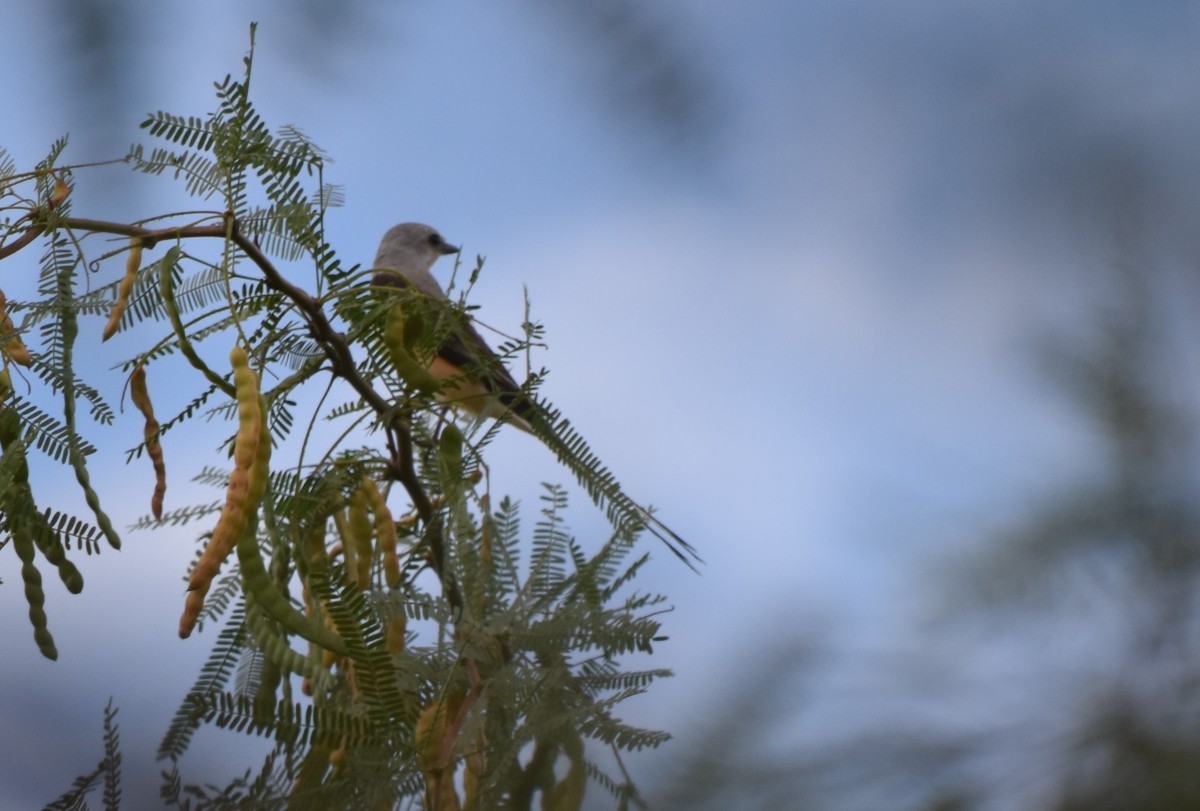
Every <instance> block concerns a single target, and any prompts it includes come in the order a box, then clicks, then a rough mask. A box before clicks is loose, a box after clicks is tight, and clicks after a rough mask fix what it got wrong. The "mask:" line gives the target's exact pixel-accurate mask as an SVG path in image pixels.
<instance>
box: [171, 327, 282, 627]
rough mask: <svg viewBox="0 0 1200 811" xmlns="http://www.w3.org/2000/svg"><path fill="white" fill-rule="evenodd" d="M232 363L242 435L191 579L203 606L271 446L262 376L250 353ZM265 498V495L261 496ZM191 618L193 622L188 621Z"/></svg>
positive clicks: (237, 352) (234, 356) (183, 622)
mask: <svg viewBox="0 0 1200 811" xmlns="http://www.w3.org/2000/svg"><path fill="white" fill-rule="evenodd" d="M229 362H230V364H231V365H232V366H233V382H234V388H235V391H236V393H237V403H238V432H237V437H236V438H235V440H234V446H233V473H232V474H231V475H230V477H229V487H228V488H227V489H226V491H225V506H224V508H223V509H222V510H221V515H220V517H218V518H217V525H216V527H215V528H214V529H213V534H212V537H211V538H209V541H208V545H207V546H206V547H205V548H204V553H203V554H202V555H201V556H200V560H199V561H197V563H196V565H195V567H194V568H193V569H192V574H191V577H190V578H189V579H188V591H189V592H192V593H197V592H198V593H199V601H200V603H201V604H203V601H204V595H205V594H207V593H208V589H209V586H211V585H212V581H213V578H214V577H216V575H217V572H218V571H219V570H220V568H221V563H222V562H224V560H225V558H227V557H229V553H230V552H231V551H233V547H234V546H235V545H236V544H237V541H238V538H240V537H241V535H242V531H243V529H244V528H245V526H246V522H247V521H248V520H249V516H250V514H251V513H252V512H253V510H254V509H255V508H257V506H258V505H257V503H255V504H253V505H252V504H250V503H249V498H250V479H251V469H252V468H253V466H254V461H255V458H256V457H257V455H258V446H259V443H260V442H264V441H265V442H266V443H267V444H268V445H269V444H270V442H271V439H270V437H264V436H263V434H264V433H265V432H264V431H263V415H262V408H261V401H260V399H259V394H258V375H256V374H255V373H254V370H253V369H251V368H250V359H249V357H248V356H247V355H246V350H245V349H243V348H242V347H240V346H235V347H234V348H233V351H232V352H230V353H229ZM259 495H260V496H261V493H260V494H259ZM193 604H194V600H193V598H192V596H191V594H189V595H188V601H187V603H186V604H185V610H184V615H183V617H182V618H181V619H180V621H179V636H180V637H184V638H186V637H187V636H189V635H190V634H191V632H192V628H193V627H194V626H195V620H196V616H195V615H198V614H199V609H198V608H196V609H195V615H193V614H192V611H191V610H190V609H191V608H192V607H194V606H193ZM189 618H190V622H189V621H188V620H189Z"/></svg>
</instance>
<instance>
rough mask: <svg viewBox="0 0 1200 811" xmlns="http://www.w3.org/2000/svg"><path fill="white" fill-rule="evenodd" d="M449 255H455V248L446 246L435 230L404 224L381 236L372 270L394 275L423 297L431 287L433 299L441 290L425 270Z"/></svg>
mask: <svg viewBox="0 0 1200 811" xmlns="http://www.w3.org/2000/svg"><path fill="white" fill-rule="evenodd" d="M450 253H458V248H456V247H455V246H453V245H451V244H449V243H448V242H446V240H445V239H443V238H442V235H441V234H439V233H438V232H437V230H436V229H434V228H430V227H429V226H428V225H422V224H421V223H419V222H405V223H401V224H400V225H397V226H394V227H392V228H390V229H389V230H388V232H387V233H386V234H384V235H383V241H382V242H380V243H379V252H378V253H376V254H375V265H374V267H375V269H376V270H379V269H381V268H388V269H390V270H394V271H398V272H399V273H401V274H403V275H404V276H405V277H407V278H408V279H409V280H410V281H411V282H413V283H414V284H416V286H417V287H418V288H420V289H422V290H424V292H426V293H433V292H434V291H433V290H430V289H429V285H430V284H432V285H433V286H434V288H436V293H435V295H438V296H440V295H441V288H440V287H439V286H438V284H437V282H436V281H434V279H433V276H432V275H430V273H429V269H430V268H431V267H433V263H434V262H436V261H437V260H438V259H439V258H440V257H442V256H444V255H446V254H450Z"/></svg>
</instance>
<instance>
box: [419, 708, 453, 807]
mask: <svg viewBox="0 0 1200 811" xmlns="http://www.w3.org/2000/svg"><path fill="white" fill-rule="evenodd" d="M462 702H463V692H462V690H453V691H451V692H449V693H448V694H446V695H440V696H434V697H433V700H432V701H430V702H429V704H428V705H427V706H426V707H425V709H424V710H422V711H421V716H420V717H419V718H418V719H417V725H416V728H415V729H414V730H413V747H414V748H415V749H416V751H417V763H418V764H419V766H420V767H421V771H422V772H424V773H425V807H426V808H432V809H437V811H450V809H458V808H460V807H461V806H460V805H459V799H458V791H457V789H456V788H455V785H454V771H455V767H454V761H453V758H452V757H451V755H452V753H453V749H454V742H453V740H450V739H449V738H450V736H451V735H452V734H453V727H452V721H453V719H455V718H456V717H457V716H458V711H459V708H460V707H461V706H462Z"/></svg>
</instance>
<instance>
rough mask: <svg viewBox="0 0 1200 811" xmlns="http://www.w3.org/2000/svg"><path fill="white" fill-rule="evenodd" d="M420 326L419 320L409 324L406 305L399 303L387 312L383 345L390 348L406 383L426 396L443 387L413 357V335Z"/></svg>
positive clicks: (396, 366) (411, 319)
mask: <svg viewBox="0 0 1200 811" xmlns="http://www.w3.org/2000/svg"><path fill="white" fill-rule="evenodd" d="M419 325H420V321H419V320H418V319H416V318H415V317H414V318H410V319H409V321H408V323H407V330H406V328H405V327H406V322H405V316H404V305H403V304H402V303H400V302H399V301H397V302H396V303H395V304H393V305H392V306H391V308H390V309H389V310H388V312H387V320H386V321H385V322H384V327H383V343H384V345H385V346H386V347H387V348H388V354H389V355H390V356H391V359H392V365H393V366H395V368H396V371H397V372H398V373H399V375H400V377H401V378H402V379H403V380H404V382H405V383H407V384H408V385H410V386H412V387H413V388H415V389H417V390H418V391H421V392H424V393H426V394H433V393H434V392H436V391H437V390H438V389H439V388H440V387H441V381H439V380H438V379H437V378H436V377H434V376H433V375H432V374H430V372H429V370H428V369H426V368H425V366H424V364H422V363H419V362H418V361H417V359H416V357H414V356H413V352H412V346H413V344H414V343H415V340H414V338H413V333H414V332H415V331H416V327H418V326H419Z"/></svg>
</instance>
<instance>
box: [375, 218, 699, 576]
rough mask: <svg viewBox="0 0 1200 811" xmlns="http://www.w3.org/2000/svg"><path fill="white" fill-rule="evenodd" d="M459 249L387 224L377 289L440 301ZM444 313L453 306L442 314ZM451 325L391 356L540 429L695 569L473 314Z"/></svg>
mask: <svg viewBox="0 0 1200 811" xmlns="http://www.w3.org/2000/svg"><path fill="white" fill-rule="evenodd" d="M458 250H459V249H458V248H457V247H455V246H454V245H451V244H449V243H448V242H446V240H445V239H443V238H442V235H441V234H439V233H438V232H437V231H436V230H434V229H433V228H430V227H429V226H428V225H422V224H421V223H415V222H406V223H401V224H400V225H397V226H395V227H393V228H391V229H389V230H388V232H387V233H386V234H384V235H383V241H382V242H380V243H379V252H378V253H376V254H375V265H374V274H373V275H372V277H371V285H372V286H373V287H375V288H378V289H386V288H389V287H391V288H399V289H415V290H417V291H419V292H420V293H422V294H423V295H424V296H426V297H427V298H429V299H432V300H434V301H435V302H446V301H447V298H446V293H445V292H444V291H443V290H442V286H441V285H440V284H438V282H437V279H435V278H434V277H433V273H432V272H430V271H431V268H432V267H433V265H434V263H435V262H437V260H438V259H440V258H442V257H443V256H446V255H448V254H454V253H458ZM397 306H399V305H397ZM393 312H396V311H395V310H393ZM442 315H448V313H441V314H439V315H438V316H437V317H441V316H442ZM451 326H452V328H451V329H448V330H446V329H443V330H436V333H437V337H438V341H437V345H436V346H435V347H431V348H430V349H429V351H420V352H418V353H416V354H417V355H419V356H420V357H419V359H418V358H417V357H403V358H399V357H397V353H396V352H395V351H393V360H395V361H397V363H399V362H400V361H401V360H403V361H405V362H406V363H408V364H409V365H410V366H420V367H424V369H423V370H422V369H419V368H418V369H415V370H413V371H415V372H416V373H417V375H418V376H426V375H425V372H428V375H431V376H432V378H431V380H432V382H433V383H434V384H435V385H434V386H433V388H435V389H436V391H435V394H436V396H437V398H438V399H439V400H441V401H442V402H445V403H449V404H451V405H454V406H457V407H459V408H462V409H463V410H465V411H467V412H469V413H471V414H474V415H475V416H476V417H477V418H479V419H483V418H487V417H491V418H493V419H502V420H504V421H505V422H507V423H509V424H511V425H515V426H517V427H518V428H520V429H521V430H523V431H527V432H529V433H531V434H533V435H534V436H536V437H538V439H540V440H541V441H542V442H543V443H545V444H546V445H547V447H549V448H550V450H551V451H553V452H554V454H555V455H556V456H558V458H559V460H560V461H561V462H562V463H563V464H565V465H566V466H567V467H569V468H570V469H571V470H572V471H573V472H574V473H575V475H576V477H577V478H578V479H579V481H580V483H582V484H583V485H584V487H585V489H587V490H588V493H589V495H591V496H592V498H593V500H595V501H596V503H597V504H598V505H601V506H603V505H604V504H605V503H608V504H610V505H611V506H612V508H615V509H616V510H618V511H619V512H620V513H622V514H624V515H632V516H635V517H636V519H637V520H638V521H639V522H640V523H641V524H643V525H644V526H645V527H646V528H647V529H649V530H650V532H651V533H653V534H654V536H655V537H657V538H658V539H659V540H661V541H662V542H663V543H665V544H666V545H667V548H668V549H670V550H671V552H673V553H674V554H675V556H676V557H678V558H679V559H680V560H682V561H683V562H684V563H686V564H687V565H688V566H690V567H692V568H693V569H695V566H693V565H692V560H700V557H699V555H697V554H696V550H695V549H693V548H692V547H691V546H690V545H689V544H688V543H687V542H686V541H684V540H683V539H682V538H681V537H679V536H678V535H677V534H675V532H673V531H672V530H671V529H670V528H669V527H667V526H666V525H665V524H664V523H663V522H662V521H659V520H658V519H657V518H655V517H654V515H653V514H651V513H650V511H649V510H647V509H645V508H644V507H642V506H640V505H639V504H637V503H636V502H634V501H633V500H632V499H630V498H629V497H628V496H627V495H625V493H624V492H623V491H622V490H621V489H620V486H619V485H618V484H617V482H616V480H615V479H614V478H613V477H612V475H611V474H610V473H609V472H608V471H607V470H605V469H604V468H602V467H599V466H598V462H597V460H595V458H594V457H593V456H592V454H591V452H590V451H589V450H587V447H586V445H583V443H582V440H580V439H579V438H578V435H574V434H572V435H571V441H564V439H563V437H562V436H561V435H560V432H561V431H562V430H566V429H565V423H564V424H563V426H560V427H559V429H557V430H556V428H555V420H554V419H553V418H552V417H550V416H549V415H547V414H546V413H544V412H543V411H542V410H541V409H540V408H539V407H538V405H537V404H536V403H535V402H534V401H533V400H532V399H531V398H529V397H528V396H527V395H526V394H525V393H524V392H522V391H521V387H520V386H518V385H517V382H516V381H515V380H513V378H512V375H510V374H509V373H508V370H507V369H505V368H504V363H503V362H502V361H501V359H500V358H499V357H498V356H497V355H496V353H495V352H493V351H492V349H491V347H489V346H488V345H487V342H486V341H485V340H484V339H483V337H482V336H481V335H480V334H479V333H478V332H477V331H476V330H475V328H474V327H473V326H472V325H471V322H470V319H469V318H464V319H463V320H462V321H460V322H456V323H454V324H452V325H451ZM389 348H391V347H389ZM401 352H403V350H401ZM413 361H416V363H414V362H413ZM402 374H403V372H402ZM426 377H428V376H426Z"/></svg>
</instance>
